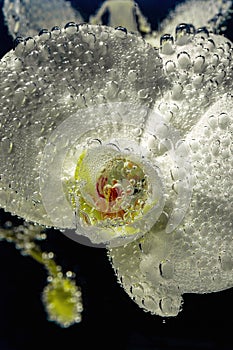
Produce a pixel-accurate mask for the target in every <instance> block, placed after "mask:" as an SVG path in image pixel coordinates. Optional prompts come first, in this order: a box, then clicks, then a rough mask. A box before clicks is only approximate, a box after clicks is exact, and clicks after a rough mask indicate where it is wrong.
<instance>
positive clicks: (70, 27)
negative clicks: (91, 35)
mask: <svg viewBox="0 0 233 350" xmlns="http://www.w3.org/2000/svg"><path fill="white" fill-rule="evenodd" d="M64 29H65V31H66V33H67V34H69V35H72V34H75V33H77V31H78V26H77V24H76V23H75V22H68V23H66V25H65V27H64Z"/></svg>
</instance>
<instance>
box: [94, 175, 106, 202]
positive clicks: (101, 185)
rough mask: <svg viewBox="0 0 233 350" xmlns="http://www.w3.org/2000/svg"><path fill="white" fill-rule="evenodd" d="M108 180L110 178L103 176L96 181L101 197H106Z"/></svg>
mask: <svg viewBox="0 0 233 350" xmlns="http://www.w3.org/2000/svg"><path fill="white" fill-rule="evenodd" d="M107 182H108V178H107V177H104V176H101V177H100V178H99V180H98V182H97V183H96V191H97V193H98V196H99V197H101V198H105V195H104V186H105V185H106V184H107Z"/></svg>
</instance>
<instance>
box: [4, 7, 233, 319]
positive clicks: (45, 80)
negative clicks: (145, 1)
mask: <svg viewBox="0 0 233 350" xmlns="http://www.w3.org/2000/svg"><path fill="white" fill-rule="evenodd" d="M118 2H119V3H124V2H125V3H132V1H126V0H124V1H117V0H116V1H115V4H117V3H118ZM6 3H8V2H6ZM15 3H17V2H15ZM33 3H34V4H35V3H36V1H33ZM107 3H109V6H110V3H112V4H113V3H114V1H113V0H111V1H107ZM11 4H12V3H11ZM203 4H205V5H203ZM12 6H13V5H12ZM202 6H206V7H207V8H208V11H207V12H206V13H205V15H203V16H202V11H201V9H202ZM230 6H231V1H214V0H209V1H194V0H193V1H187V2H186V3H184V4H182V5H180V6H178V7H177V8H176V10H175V11H174V12H172V13H171V14H170V16H169V18H168V19H167V20H165V21H164V22H163V23H162V25H161V31H160V32H159V33H150V34H147V35H146V36H145V37H144V38H142V37H141V36H140V35H139V34H138V33H136V32H135V31H134V30H132V32H131V31H130V30H127V28H125V27H122V26H121V23H120V22H119V26H118V27H117V28H116V29H115V28H113V27H111V26H108V27H107V26H103V25H92V24H78V23H75V22H73V21H72V22H68V23H67V24H66V25H65V27H64V28H60V27H58V26H54V27H53V28H52V29H51V30H50V29H49V30H48V29H47V30H41V31H40V33H39V35H36V36H33V37H32V36H28V37H25V38H24V37H22V36H21V37H18V38H16V40H15V48H14V50H12V51H10V52H9V53H7V54H6V55H5V56H4V57H3V58H2V59H1V61H0V87H1V89H0V91H1V92H0V94H1V99H0V121H1V125H0V126H1V127H0V140H1V153H0V164H1V167H0V188H1V192H0V206H1V207H2V208H4V209H5V211H7V212H10V213H12V214H14V215H17V216H19V217H22V218H23V219H25V221H26V222H30V225H32V223H34V225H35V228H36V229H37V230H38V225H40V226H41V228H44V229H45V228H46V227H54V228H56V229H59V230H61V231H62V232H64V234H65V235H67V236H68V237H70V238H72V239H73V240H74V241H77V242H79V243H83V244H88V245H92V246H96V247H104V248H106V249H107V252H108V256H109V260H110V262H111V264H112V266H113V269H114V271H115V273H116V275H117V279H118V281H119V283H120V284H121V285H122V287H123V288H124V289H125V291H126V292H127V293H128V295H129V296H130V297H131V298H132V299H133V300H134V301H135V302H136V303H137V304H138V305H139V306H140V307H141V308H143V309H144V310H145V311H150V312H151V313H152V314H156V315H160V316H163V317H166V316H176V315H177V314H178V313H179V312H180V310H181V306H182V295H183V294H184V293H210V292H215V291H220V290H224V289H227V288H231V287H232V286H233V273H232V271H233V255H232V248H233V247H232V242H233V241H232V224H233V214H232V213H233V211H232V198H233V186H232V184H233V182H232V169H233V167H232V166H233V157H232V141H233V140H232V131H233V129H232V125H233V123H232V121H233V114H232V110H233V99H232V93H231V89H232V84H233V69H232V68H233V67H232V48H233V46H232V43H231V42H230V40H228V39H227V38H226V37H224V36H223V35H220V34H219V31H220V29H219V28H220V26H221V25H223V24H224V20H225V19H226V18H227V16H228V15H229V11H230ZM109 9H110V10H111V7H109ZM7 13H8V14H9V11H7ZM197 13H198V16H197ZM200 13H201V15H200V16H199V14H200ZM126 20H127V19H126ZM114 23H115V22H114ZM15 26H16V25H15V24H14V25H13V27H12V26H11V22H9V27H10V31H11V32H12V33H13V34H14V33H17V32H18V28H21V27H20V23H19V24H17V27H15ZM11 28H14V29H11ZM158 38H159V40H158ZM30 230H31V231H32V232H33V226H30ZM30 230H28V229H27V232H28V231H30ZM1 233H2V236H3V237H4V231H3V230H2V231H1ZM8 234H9V232H8ZM10 236H11V239H12V240H14V239H15V238H13V237H15V235H14V232H13V233H12V232H11V234H10ZM16 241H17V239H16ZM30 242H31V240H30ZM23 249H24V250H25V247H23ZM33 249H34V245H33V244H32V248H31V247H30V249H28V250H27V252H29V254H31V255H33V253H31V252H34V250H33ZM40 256H42V255H40ZM37 257H38V255H37ZM37 260H40V259H37ZM42 260H43V259H42ZM46 261H48V259H47V260H46ZM42 262H43V261H42ZM47 266H48V264H47ZM48 270H49V271H51V269H49V268H48ZM50 275H51V274H50ZM59 276H60V277H59ZM59 276H58V277H57V275H56V278H55V280H56V282H57V281H58V279H59V278H60V280H59V283H60V284H59V283H58V282H57V283H58V284H59V288H60V289H59V290H60V291H61V290H62V292H61V293H60V294H59V297H57V294H56V292H57V284H56V287H55V288H54V289H53V292H54V293H50V294H48V293H46V292H45V294H44V295H45V300H46V301H45V303H46V305H50V304H51V300H54V299H53V298H54V295H56V301H57V303H56V305H58V307H57V309H56V312H57V313H59V310H62V311H61V312H60V313H61V314H62V312H63V311H64V310H65V308H64V307H61V308H60V305H61V304H60V303H61V300H62V297H61V295H62V296H64V298H65V295H64V294H65V293H64V290H68V291H70V290H73V291H74V294H75V296H76V299H75V301H77V305H78V308H75V307H74V304H72V305H70V308H69V310H68V312H67V314H68V317H67V318H66V317H65V316H64V317H63V318H62V317H60V318H59V317H57V318H56V317H55V316H54V315H53V316H54V317H52V319H53V320H56V321H57V322H58V323H60V324H61V325H65V326H68V325H70V324H72V322H79V321H80V312H81V310H82V307H81V300H80V292H79V290H78V289H77V288H76V287H75V286H74V285H73V284H72V283H71V282H72V281H70V280H67V279H66V278H65V277H63V276H62V275H59ZM64 279H65V282H64ZM61 280H62V281H63V282H64V283H63V282H61ZM64 286H65V287H64ZM47 291H48V290H47ZM68 294H69V293H68ZM48 295H49V297H48ZM71 296H72V292H70V294H69V297H70V299H69V300H71V299H72V298H71ZM72 300H73V299H72ZM55 308H56V306H55ZM74 309H75V310H74ZM48 312H49V313H50V314H51V313H52V314H53V313H55V311H54V309H53V310H51V308H50V309H49V307H48ZM72 316H73V318H72Z"/></svg>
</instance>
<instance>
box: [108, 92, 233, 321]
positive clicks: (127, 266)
mask: <svg viewBox="0 0 233 350" xmlns="http://www.w3.org/2000/svg"><path fill="white" fill-rule="evenodd" d="M232 107H233V100H232V96H231V95H229V96H224V97H223V98H222V99H220V100H219V101H218V102H216V104H214V105H213V106H212V107H211V108H210V109H209V110H208V111H207V112H206V113H205V114H204V115H203V116H202V118H201V120H200V121H199V122H198V123H197V125H196V126H195V127H194V128H193V129H192V131H191V132H190V134H189V135H188V136H187V138H186V140H185V143H186V144H187V145H188V148H189V150H190V159H191V162H192V169H193V181H194V182H193V188H192V198H191V200H190V205H189V208H188V210H187V212H186V215H185V217H184V219H183V221H182V222H181V224H180V225H179V226H178V227H177V228H176V229H175V230H173V231H172V232H170V233H168V232H166V227H167V219H166V218H167V215H164V217H163V216H161V218H160V222H158V223H157V224H156V225H155V226H154V227H153V228H152V230H151V231H150V232H149V233H147V234H146V235H144V237H143V238H141V239H140V240H138V241H137V242H134V243H130V244H128V245H127V246H125V247H118V248H114V249H111V250H110V252H109V256H110V259H111V261H112V264H113V267H114V269H115V271H116V273H117V276H118V279H119V282H120V283H121V284H122V286H123V287H124V289H125V290H126V292H127V293H128V294H129V295H130V296H131V298H133V299H134V300H135V302H136V303H137V304H138V305H139V306H140V307H142V308H143V309H145V310H147V311H150V312H151V313H154V314H158V315H161V316H174V315H177V313H178V312H179V311H180V309H181V306H182V294H184V293H207V292H214V291H219V290H223V289H226V288H230V287H232V286H233V274H232V271H233V255H232V250H233V245H232V225H233V215H232V200H233V184H232V141H233V139H232V121H233V115H232ZM179 209H180V208H179V207H178V208H177V210H179Z"/></svg>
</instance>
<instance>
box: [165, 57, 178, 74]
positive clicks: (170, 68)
mask: <svg viewBox="0 0 233 350" xmlns="http://www.w3.org/2000/svg"><path fill="white" fill-rule="evenodd" d="M165 70H166V72H167V74H170V73H173V72H174V71H175V70H176V64H175V62H174V61H172V60H170V61H167V62H166V63H165Z"/></svg>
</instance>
